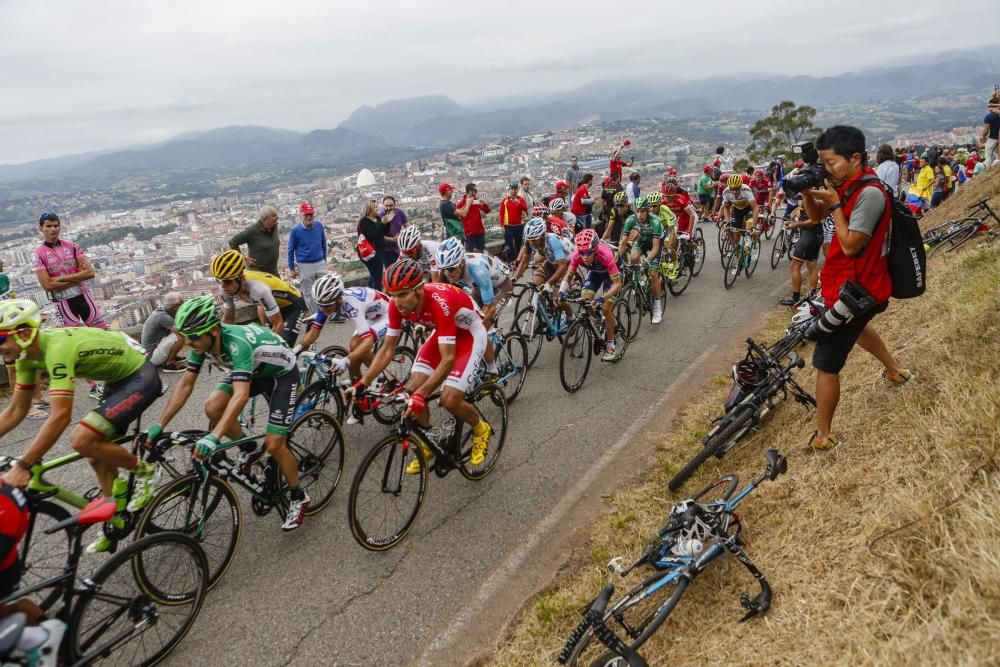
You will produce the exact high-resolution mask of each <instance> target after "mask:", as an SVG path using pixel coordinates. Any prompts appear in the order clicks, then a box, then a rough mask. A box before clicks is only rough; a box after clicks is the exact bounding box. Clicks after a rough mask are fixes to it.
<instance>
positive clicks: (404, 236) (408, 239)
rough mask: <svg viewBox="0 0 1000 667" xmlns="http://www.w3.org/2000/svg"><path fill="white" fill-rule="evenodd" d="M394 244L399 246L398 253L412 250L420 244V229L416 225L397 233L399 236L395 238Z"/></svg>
mask: <svg viewBox="0 0 1000 667" xmlns="http://www.w3.org/2000/svg"><path fill="white" fill-rule="evenodd" d="M396 243H397V244H398V245H399V251H400V252H409V251H411V250H413V249H414V248H416V247H417V246H418V245H419V244H420V228H419V227H417V226H416V225H410V226H409V227H406V228H405V229H403V230H402V231H401V232H399V236H398V237H396Z"/></svg>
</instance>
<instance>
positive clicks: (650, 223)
mask: <svg viewBox="0 0 1000 667" xmlns="http://www.w3.org/2000/svg"><path fill="white" fill-rule="evenodd" d="M633 229H635V230H637V231H638V232H639V239H638V240H637V241H636V243H638V244H639V246H640V247H641V248H643V249H645V250H649V249H650V248H652V247H653V239H658V238H662V237H663V223H662V222H661V221H660V218H659V217H658V216H655V215H653V214H652V213H650V214H649V215H647V216H646V222H642V221H640V220H639V216H638V214H636V213H633V214H632V215H630V216H629V218H628V220H626V221H625V229H624V230H622V233H623V234H624V235H625V238H628V235H629V233H630V232H631V231H632V230H633Z"/></svg>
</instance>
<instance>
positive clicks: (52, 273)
mask: <svg viewBox="0 0 1000 667" xmlns="http://www.w3.org/2000/svg"><path fill="white" fill-rule="evenodd" d="M33 255H34V258H35V261H34V265H35V271H45V272H46V273H48V274H49V277H50V278H58V277H59V276H68V275H72V274H74V273H78V272H79V271H80V261H79V260H80V258H81V257H83V258H84V259H86V258H87V257H86V255H84V254H83V251H82V250H81V249H80V246H78V245H77V244H75V243H73V242H72V241H64V240H59V241H58V242H57V243H55V244H50V243H47V242H46V243H42V244H41V245H40V246H38V247H37V248H35V252H34V253H33ZM65 285H66V287H64V288H62V289H60V290H54V291H46V292H45V293H46V295H48V297H49V299H50V300H51V301H52V302H53V303H55V304H56V312H57V313H58V315H59V320H60V322H61V324H62V326H64V327H98V328H100V329H107V328H108V324H107V322H106V321H105V319H104V314H103V313H102V312H101V309H100V308H98V306H97V304H96V303H95V302H94V299H93V297H92V296H91V294H90V288H88V287H87V283H86V282H79V283H65Z"/></svg>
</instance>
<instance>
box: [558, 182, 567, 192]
mask: <svg viewBox="0 0 1000 667" xmlns="http://www.w3.org/2000/svg"><path fill="white" fill-rule="evenodd" d="M568 187H569V183H567V182H566V181H559V182H558V183H556V190H558V189H559V188H568Z"/></svg>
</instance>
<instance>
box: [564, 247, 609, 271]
mask: <svg viewBox="0 0 1000 667" xmlns="http://www.w3.org/2000/svg"><path fill="white" fill-rule="evenodd" d="M581 264H583V256H582V255H580V252H579V251H576V252H574V253H573V256H572V257H570V260H569V272H568V273H573V272H574V271H576V270H577V269H578V268H579V267H580V265H581ZM584 266H585V267H586V268H587V270H588V271H590V273H603V274H605V275H607V276H617V275H618V273H619V271H618V263H617V262H616V261H615V249H614V248H613V247H611V245H610V244H608V243H606V242H605V241H601V242H600V243H598V245H597V253H596V255H595V257H594V261H593V262H592V263H591V264H590V265H589V266H587V265H586V264H584Z"/></svg>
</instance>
